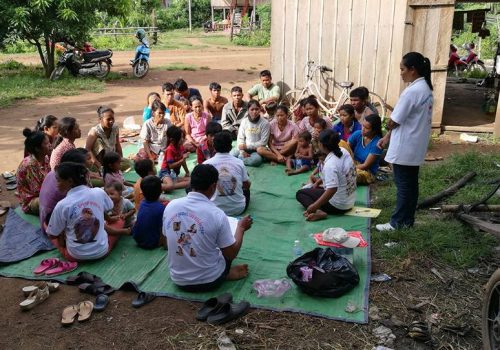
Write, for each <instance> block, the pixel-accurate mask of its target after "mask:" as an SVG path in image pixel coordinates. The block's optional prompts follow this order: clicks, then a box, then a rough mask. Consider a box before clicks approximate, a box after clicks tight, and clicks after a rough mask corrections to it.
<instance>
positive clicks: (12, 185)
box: [5, 183, 17, 191]
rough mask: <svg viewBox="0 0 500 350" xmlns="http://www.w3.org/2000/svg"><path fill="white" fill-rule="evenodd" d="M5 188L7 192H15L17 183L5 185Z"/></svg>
mask: <svg viewBox="0 0 500 350" xmlns="http://www.w3.org/2000/svg"><path fill="white" fill-rule="evenodd" d="M5 188H6V189H7V190H9V191H12V190H15V189H16V188H17V183H12V184H8V185H5Z"/></svg>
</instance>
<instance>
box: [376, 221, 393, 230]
mask: <svg viewBox="0 0 500 350" xmlns="http://www.w3.org/2000/svg"><path fill="white" fill-rule="evenodd" d="M375 228H376V229H377V231H379V232H384V231H394V230H396V228H395V227H392V225H391V223H390V222H387V223H385V224H378V225H375Z"/></svg>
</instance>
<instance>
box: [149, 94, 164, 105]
mask: <svg viewBox="0 0 500 350" xmlns="http://www.w3.org/2000/svg"><path fill="white" fill-rule="evenodd" d="M151 96H156V97H158V98H161V97H160V94H159V93H157V92H154V91H153V92H150V93H149V94H148V97H146V104H149V98H150V97H151Z"/></svg>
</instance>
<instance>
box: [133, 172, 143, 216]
mask: <svg viewBox="0 0 500 350" xmlns="http://www.w3.org/2000/svg"><path fill="white" fill-rule="evenodd" d="M141 181H142V178H139V179H138V180H137V182H136V183H135V184H134V206H135V210H136V211H139V206H140V205H141V201H142V200H143V199H144V195H143V194H142V191H141Z"/></svg>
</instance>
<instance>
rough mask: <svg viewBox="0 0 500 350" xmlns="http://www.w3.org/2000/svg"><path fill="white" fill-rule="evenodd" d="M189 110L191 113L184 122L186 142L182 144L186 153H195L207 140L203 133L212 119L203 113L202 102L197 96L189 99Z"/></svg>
mask: <svg viewBox="0 0 500 350" xmlns="http://www.w3.org/2000/svg"><path fill="white" fill-rule="evenodd" d="M191 108H192V110H193V111H192V112H191V113H188V114H187V115H186V119H185V121H184V131H185V132H186V141H187V142H186V143H185V144H184V148H185V149H186V151H188V152H195V151H196V149H197V148H198V146H199V145H200V144H201V143H203V142H205V140H206V139H207V135H205V131H206V128H207V124H208V123H210V121H211V120H212V117H211V116H210V114H208V113H206V112H203V101H202V100H201V98H200V97H199V96H194V97H192V98H191Z"/></svg>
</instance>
